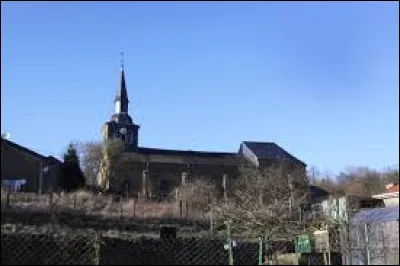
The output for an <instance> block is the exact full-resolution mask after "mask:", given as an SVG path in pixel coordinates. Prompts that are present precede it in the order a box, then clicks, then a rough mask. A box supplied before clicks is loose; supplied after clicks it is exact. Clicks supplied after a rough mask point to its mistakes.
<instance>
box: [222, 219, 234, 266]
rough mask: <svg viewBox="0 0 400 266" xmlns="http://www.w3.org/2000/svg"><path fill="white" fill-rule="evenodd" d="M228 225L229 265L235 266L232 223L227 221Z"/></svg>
mask: <svg viewBox="0 0 400 266" xmlns="http://www.w3.org/2000/svg"><path fill="white" fill-rule="evenodd" d="M224 224H225V225H226V240H227V245H228V254H229V257H228V259H229V260H228V265H233V252H232V239H231V221H225V222H224Z"/></svg>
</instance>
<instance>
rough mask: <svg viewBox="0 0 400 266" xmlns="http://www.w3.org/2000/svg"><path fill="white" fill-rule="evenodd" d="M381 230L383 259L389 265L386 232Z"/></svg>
mask: <svg viewBox="0 0 400 266" xmlns="http://www.w3.org/2000/svg"><path fill="white" fill-rule="evenodd" d="M380 232H381V236H382V249H383V261H384V263H385V265H388V262H387V252H386V247H385V232H384V231H380Z"/></svg>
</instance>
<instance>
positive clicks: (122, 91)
mask: <svg viewBox="0 0 400 266" xmlns="http://www.w3.org/2000/svg"><path fill="white" fill-rule="evenodd" d="M121 55H123V53H121ZM114 104H115V113H116V114H119V113H128V104H129V100H128V93H127V91H126V82H125V72H124V61H123V58H121V74H120V79H119V86H118V91H117V95H116V96H115V99H114Z"/></svg>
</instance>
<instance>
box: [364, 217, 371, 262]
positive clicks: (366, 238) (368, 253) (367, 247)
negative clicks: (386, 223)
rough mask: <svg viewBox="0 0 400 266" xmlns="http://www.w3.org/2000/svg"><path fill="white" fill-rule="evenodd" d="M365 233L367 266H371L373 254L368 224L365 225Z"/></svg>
mask: <svg viewBox="0 0 400 266" xmlns="http://www.w3.org/2000/svg"><path fill="white" fill-rule="evenodd" d="M364 232H365V252H366V265H371V253H370V250H369V235H368V224H365V225H364Z"/></svg>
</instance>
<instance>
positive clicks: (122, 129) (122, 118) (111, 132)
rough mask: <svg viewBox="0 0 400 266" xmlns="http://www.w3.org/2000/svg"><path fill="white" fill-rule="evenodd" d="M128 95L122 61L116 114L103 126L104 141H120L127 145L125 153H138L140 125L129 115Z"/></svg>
mask: <svg viewBox="0 0 400 266" xmlns="http://www.w3.org/2000/svg"><path fill="white" fill-rule="evenodd" d="M128 105H129V100H128V93H127V89H126V81H125V71H124V61H123V58H122V59H121V72H120V78H119V82H118V90H117V94H116V96H115V98H114V106H115V112H114V114H113V115H112V116H111V119H110V121H108V122H106V123H105V124H104V126H103V140H111V139H120V140H121V141H122V142H123V143H125V151H131V152H136V151H137V148H138V135H139V125H136V124H134V123H133V121H132V118H131V117H130V115H129V114H128Z"/></svg>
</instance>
